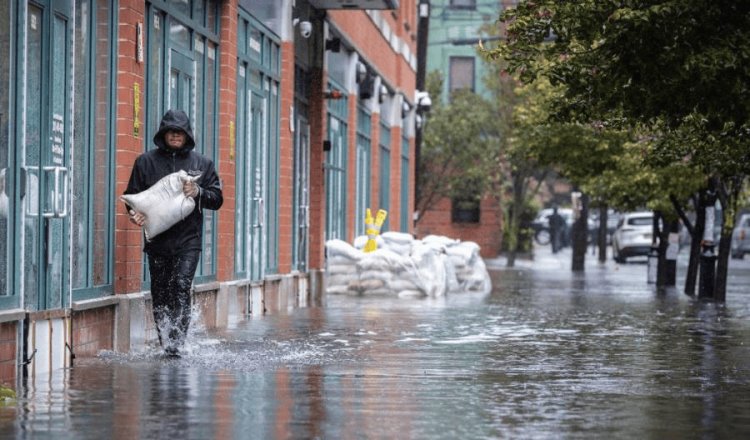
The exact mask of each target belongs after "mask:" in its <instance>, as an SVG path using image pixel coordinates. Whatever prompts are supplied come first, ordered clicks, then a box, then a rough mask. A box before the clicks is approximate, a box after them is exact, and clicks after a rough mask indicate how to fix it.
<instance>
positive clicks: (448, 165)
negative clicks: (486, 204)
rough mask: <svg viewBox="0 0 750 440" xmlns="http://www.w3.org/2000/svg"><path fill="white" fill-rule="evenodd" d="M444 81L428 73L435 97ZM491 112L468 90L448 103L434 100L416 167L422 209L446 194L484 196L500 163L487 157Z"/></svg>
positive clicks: (454, 196) (437, 74) (452, 197)
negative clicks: (494, 170)
mask: <svg viewBox="0 0 750 440" xmlns="http://www.w3.org/2000/svg"><path fill="white" fill-rule="evenodd" d="M442 84H443V80H442V77H441V76H440V74H439V73H437V72H432V73H430V74H429V75H428V78H427V90H428V91H429V93H430V95H431V96H440V90H441V89H442ZM489 117H490V113H489V111H488V108H487V103H486V102H485V101H484V100H483V99H482V98H481V97H479V96H478V95H476V94H474V93H472V92H470V91H468V90H461V91H458V92H456V93H454V94H453V95H452V99H451V101H450V102H448V103H441V102H439V100H435V102H433V105H432V110H431V111H430V113H429V115H428V116H427V118H426V121H425V126H424V134H423V137H422V148H421V152H420V161H419V170H418V172H417V178H418V179H419V184H418V188H419V192H418V194H417V204H416V205H417V211H418V212H419V213H423V212H426V211H428V210H429V209H430V208H432V207H433V206H434V205H435V204H436V203H437V202H438V201H440V200H441V199H443V198H449V199H462V200H465V199H466V197H467V196H468V197H481V195H482V194H483V193H484V191H486V189H487V188H488V179H489V177H488V176H489V174H490V173H491V171H492V169H493V168H494V166H495V165H496V164H495V163H494V162H493V161H492V159H491V158H488V157H487V150H488V147H487V145H488V139H487V137H486V136H484V130H485V127H486V125H487V124H488V118H489ZM488 159H489V160H488ZM420 218H421V215H419V216H418V217H417V222H419V219H420Z"/></svg>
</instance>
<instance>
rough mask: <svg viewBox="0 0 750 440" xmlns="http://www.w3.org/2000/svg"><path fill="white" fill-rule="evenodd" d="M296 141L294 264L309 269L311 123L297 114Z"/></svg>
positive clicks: (296, 266)
mask: <svg viewBox="0 0 750 440" xmlns="http://www.w3.org/2000/svg"><path fill="white" fill-rule="evenodd" d="M296 119H297V121H296V124H295V125H296V127H295V134H296V136H295V142H294V206H293V208H292V209H293V212H294V226H293V227H294V237H293V238H294V243H293V247H292V252H293V255H292V257H293V265H294V268H295V269H297V270H298V271H300V272H305V271H307V256H308V251H307V236H308V231H309V229H310V193H309V189H310V188H309V186H310V124H309V123H308V122H307V119H306V118H304V117H302V116H297V118H296Z"/></svg>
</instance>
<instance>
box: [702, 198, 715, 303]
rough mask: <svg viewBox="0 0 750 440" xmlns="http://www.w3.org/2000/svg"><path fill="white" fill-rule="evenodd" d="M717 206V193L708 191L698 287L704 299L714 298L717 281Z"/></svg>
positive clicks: (705, 199) (705, 202)
mask: <svg viewBox="0 0 750 440" xmlns="http://www.w3.org/2000/svg"><path fill="white" fill-rule="evenodd" d="M715 204H716V193H715V192H714V191H713V190H708V191H706V193H705V194H704V203H703V206H704V207H705V210H706V223H705V226H704V227H703V240H702V241H701V256H700V285H699V287H698V297H699V298H704V299H706V298H713V297H714V285H715V281H716V253H715V252H714V221H715V212H714V205H715Z"/></svg>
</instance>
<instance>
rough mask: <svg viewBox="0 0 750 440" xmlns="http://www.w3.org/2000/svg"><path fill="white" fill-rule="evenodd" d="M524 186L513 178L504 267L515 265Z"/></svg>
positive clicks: (519, 179) (516, 178) (516, 177)
mask: <svg viewBox="0 0 750 440" xmlns="http://www.w3.org/2000/svg"><path fill="white" fill-rule="evenodd" d="M523 199H524V186H523V180H522V179H521V178H520V177H519V176H513V201H512V202H511V203H512V204H511V206H510V208H509V209H508V211H509V212H508V214H509V215H508V229H507V231H508V233H507V234H506V238H507V239H508V258H507V261H506V263H505V265H506V267H514V266H515V265H516V255H517V254H518V242H519V240H518V235H519V233H520V232H521V225H520V223H521V214H522V213H523Z"/></svg>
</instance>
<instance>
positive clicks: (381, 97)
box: [378, 84, 388, 104]
mask: <svg viewBox="0 0 750 440" xmlns="http://www.w3.org/2000/svg"><path fill="white" fill-rule="evenodd" d="M386 96H388V87H386V86H385V85H384V84H380V93H378V103H380V104H382V103H383V101H385V98H386Z"/></svg>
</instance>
